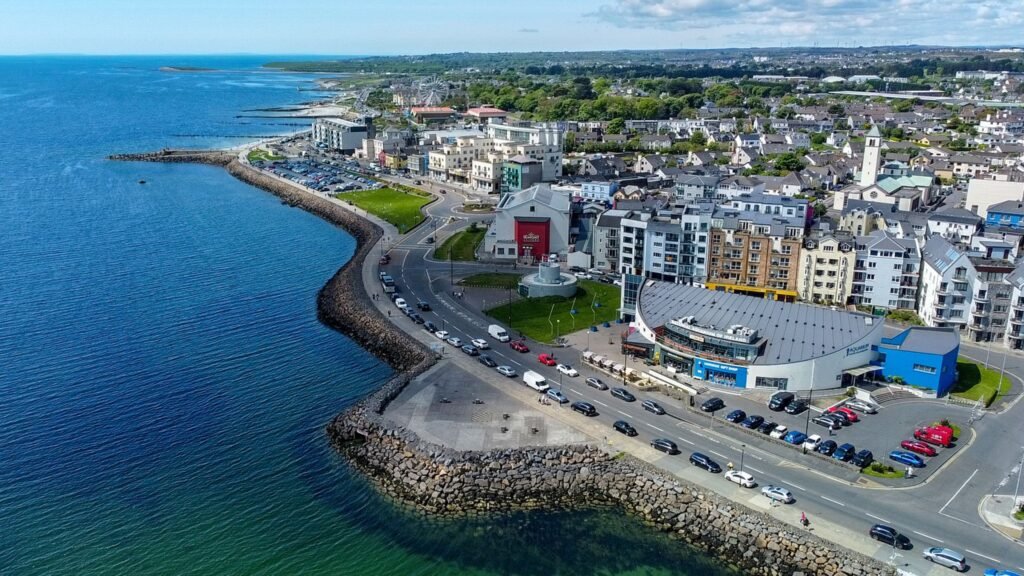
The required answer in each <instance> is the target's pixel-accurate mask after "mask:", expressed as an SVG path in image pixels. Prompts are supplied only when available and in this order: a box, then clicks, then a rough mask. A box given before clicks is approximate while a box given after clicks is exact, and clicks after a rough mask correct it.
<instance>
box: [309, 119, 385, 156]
mask: <svg viewBox="0 0 1024 576" xmlns="http://www.w3.org/2000/svg"><path fill="white" fill-rule="evenodd" d="M374 136H375V133H374V130H373V122H369V121H368V122H367V123H365V124H360V123H358V122H350V121H348V120H342V119H340V118H317V119H316V120H314V121H313V141H314V142H316V143H317V144H321V145H323V146H325V147H327V148H329V149H331V150H339V151H341V152H345V153H349V154H351V153H352V152H355V151H356V150H362V149H363V140H366V139H367V138H370V139H373V138H374Z"/></svg>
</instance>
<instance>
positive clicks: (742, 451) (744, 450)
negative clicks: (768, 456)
mask: <svg viewBox="0 0 1024 576" xmlns="http://www.w3.org/2000/svg"><path fill="white" fill-rule="evenodd" d="M746 454H747V445H746V444H740V472H743V457H744V456H746Z"/></svg>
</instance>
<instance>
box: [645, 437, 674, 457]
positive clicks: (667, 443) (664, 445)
mask: <svg viewBox="0 0 1024 576" xmlns="http://www.w3.org/2000/svg"><path fill="white" fill-rule="evenodd" d="M651 448H654V449H655V450H658V451H659V452H664V453H665V454H679V447H678V446H676V443H675V442H673V441H671V440H669V439H667V438H655V439H654V440H651Z"/></svg>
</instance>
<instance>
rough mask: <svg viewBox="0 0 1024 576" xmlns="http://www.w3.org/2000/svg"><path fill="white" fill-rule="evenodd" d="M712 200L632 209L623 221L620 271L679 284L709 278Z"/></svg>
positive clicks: (621, 227) (698, 282)
mask: <svg viewBox="0 0 1024 576" xmlns="http://www.w3.org/2000/svg"><path fill="white" fill-rule="evenodd" d="M713 211H714V205H713V204H710V203H702V204H688V205H685V206H679V207H676V208H675V209H672V210H660V211H656V212H650V213H649V212H633V213H630V214H629V215H628V216H626V217H623V218H622V219H621V221H620V234H619V236H620V238H621V249H620V256H619V266H618V269H619V271H620V272H623V273H626V274H634V275H638V276H644V277H647V278H650V279H653V280H661V281H664V282H675V283H680V284H703V283H704V281H705V280H706V279H707V257H708V241H709V238H710V228H711V215H712V212H713Z"/></svg>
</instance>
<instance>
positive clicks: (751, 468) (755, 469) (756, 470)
mask: <svg viewBox="0 0 1024 576" xmlns="http://www.w3.org/2000/svg"><path fill="white" fill-rule="evenodd" d="M747 468H748V469H749V470H753V471H754V472H757V473H758V474H764V472H761V471H760V470H758V469H757V468H754V467H753V466H747Z"/></svg>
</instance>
